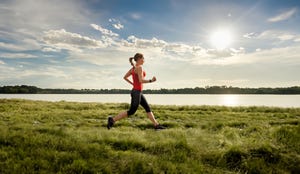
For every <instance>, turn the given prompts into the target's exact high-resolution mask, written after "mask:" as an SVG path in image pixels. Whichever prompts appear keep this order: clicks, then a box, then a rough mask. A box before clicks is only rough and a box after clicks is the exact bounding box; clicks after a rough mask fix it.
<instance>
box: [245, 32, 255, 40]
mask: <svg viewBox="0 0 300 174" xmlns="http://www.w3.org/2000/svg"><path fill="white" fill-rule="evenodd" d="M255 36H256V34H255V33H254V32H252V33H246V34H244V35H243V37H244V38H248V39H251V38H253V37H255Z"/></svg>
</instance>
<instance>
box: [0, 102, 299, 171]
mask: <svg viewBox="0 0 300 174" xmlns="http://www.w3.org/2000/svg"><path fill="white" fill-rule="evenodd" d="M128 107H129V105H128V104H101V103H75V102H63V101H62V102H44V101H28V100H17V99H14V100H7V99H1V100H0V173H1V174H2V173H47V174H48V173H155V174H156V173H299V171H300V108H272V107H222V106H160V105H156V106H152V109H153V111H154V114H155V116H156V118H157V120H158V121H159V122H160V123H161V124H162V125H164V126H166V127H168V129H166V130H163V131H155V130H154V129H153V127H152V125H151V123H150V120H148V118H147V116H146V114H145V113H144V111H143V110H142V108H140V109H139V110H138V112H137V113H136V114H135V115H133V116H131V117H130V118H128V119H124V120H121V121H120V122H117V123H116V125H115V127H113V128H112V129H111V130H107V128H106V121H107V117H108V115H115V114H118V113H119V112H121V111H124V110H126V109H128Z"/></svg>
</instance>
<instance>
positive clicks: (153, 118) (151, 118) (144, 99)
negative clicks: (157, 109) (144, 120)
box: [140, 94, 159, 126]
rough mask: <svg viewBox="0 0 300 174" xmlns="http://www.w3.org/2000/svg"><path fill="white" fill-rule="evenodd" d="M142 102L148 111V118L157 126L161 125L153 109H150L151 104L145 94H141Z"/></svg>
mask: <svg viewBox="0 0 300 174" xmlns="http://www.w3.org/2000/svg"><path fill="white" fill-rule="evenodd" d="M140 104H141V105H142V106H143V108H144V109H145V111H146V113H147V116H148V118H149V119H150V120H151V122H152V123H153V125H154V126H157V125H159V124H158V122H157V121H156V119H155V117H154V115H153V112H152V111H151V109H150V106H149V104H148V102H147V100H146V98H145V97H144V95H143V94H141V102H140Z"/></svg>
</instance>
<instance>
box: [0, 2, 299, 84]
mask: <svg viewBox="0 0 300 174" xmlns="http://www.w3.org/2000/svg"><path fill="white" fill-rule="evenodd" d="M0 14H1V15H0V20H1V22H0V85H1V86H3V85H22V84H26V85H34V86H38V87H42V88H76V89H83V88H95V89H99V88H124V89H128V88H129V89H130V88H131V87H130V86H129V84H128V83H127V82H126V81H124V80H123V76H124V74H125V73H126V72H127V71H128V69H129V68H130V64H129V62H128V58H129V57H131V56H133V55H134V54H135V53H136V52H141V53H143V54H144V57H145V61H146V62H145V64H144V69H145V70H146V72H147V77H146V78H149V79H150V78H151V77H152V76H156V77H157V79H158V81H157V82H156V83H153V84H150V85H146V86H145V87H146V89H160V88H184V87H197V86H198V87H205V86H212V85H218V86H219V85H226V86H236V87H288V86H299V85H300V83H299V82H300V79H299V74H300V1H298V0H285V1H281V0H280V1H274V0H272V1H271V0H257V1H255V0H244V1H236V0H222V1H221V0H219V1H216V0H210V1H204V0H203V1H202V0H185V1H183V0H151V1H150V0H127V1H123V0H86V1H80V0H66V1H59V0H52V1H48V0H39V1H36V0H1V1H0Z"/></svg>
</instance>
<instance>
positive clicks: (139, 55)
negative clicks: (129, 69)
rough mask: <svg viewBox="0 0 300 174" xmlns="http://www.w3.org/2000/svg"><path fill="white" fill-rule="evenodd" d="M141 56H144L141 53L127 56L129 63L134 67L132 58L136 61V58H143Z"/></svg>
mask: <svg viewBox="0 0 300 174" xmlns="http://www.w3.org/2000/svg"><path fill="white" fill-rule="evenodd" d="M143 57H144V56H143V54H142V53H136V54H135V55H134V57H130V58H129V62H130V64H131V66H133V67H134V64H133V62H132V60H133V59H134V61H137V60H139V59H141V58H143Z"/></svg>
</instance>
